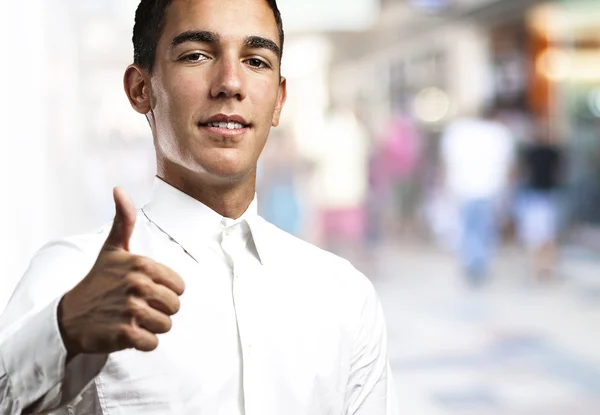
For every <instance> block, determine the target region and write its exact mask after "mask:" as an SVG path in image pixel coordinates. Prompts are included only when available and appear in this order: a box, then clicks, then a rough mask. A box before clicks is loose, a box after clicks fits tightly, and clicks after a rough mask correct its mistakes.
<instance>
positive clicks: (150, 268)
mask: <svg viewBox="0 0 600 415" xmlns="http://www.w3.org/2000/svg"><path fill="white" fill-rule="evenodd" d="M133 267H134V269H135V270H136V271H139V272H141V273H144V274H147V275H149V274H151V273H153V272H154V271H155V268H156V266H155V265H154V262H153V261H152V260H151V259H149V258H146V257H143V256H136V257H134V259H133Z"/></svg>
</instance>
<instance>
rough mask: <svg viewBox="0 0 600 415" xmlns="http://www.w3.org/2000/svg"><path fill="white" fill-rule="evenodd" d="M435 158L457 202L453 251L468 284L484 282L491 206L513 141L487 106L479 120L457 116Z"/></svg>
mask: <svg viewBox="0 0 600 415" xmlns="http://www.w3.org/2000/svg"><path fill="white" fill-rule="evenodd" d="M440 151H441V161H442V165H443V171H444V180H445V185H446V187H447V189H448V191H449V192H450V194H451V195H452V198H453V199H454V200H455V203H457V206H458V210H459V214H458V218H459V222H460V226H459V229H460V236H459V238H458V241H459V243H458V245H459V246H458V253H459V259H460V263H461V266H462V268H463V270H464V272H465V273H466V274H467V276H468V278H469V281H470V283H472V284H473V285H478V284H480V283H482V282H483V281H484V277H485V276H486V274H487V272H488V270H489V266H490V263H491V260H492V258H493V254H494V249H495V245H496V242H497V236H498V221H497V211H496V206H497V203H498V201H499V198H500V197H501V196H502V195H503V192H504V191H505V190H506V189H507V185H508V183H509V178H510V174H511V170H512V166H513V163H514V159H515V142H514V139H513V137H512V135H511V133H510V131H509V130H508V128H506V127H505V126H504V125H502V124H501V123H500V122H498V121H496V119H495V111H494V110H493V109H489V110H486V113H485V116H484V117H483V118H462V119H458V120H456V121H454V122H452V123H451V124H450V125H449V126H448V127H447V129H446V130H445V131H444V134H443V136H442V142H441V150H440Z"/></svg>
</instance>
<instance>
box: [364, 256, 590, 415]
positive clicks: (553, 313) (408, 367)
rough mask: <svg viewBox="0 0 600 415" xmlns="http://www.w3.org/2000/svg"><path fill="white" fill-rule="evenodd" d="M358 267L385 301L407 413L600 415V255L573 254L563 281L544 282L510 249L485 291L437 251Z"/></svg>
mask: <svg viewBox="0 0 600 415" xmlns="http://www.w3.org/2000/svg"><path fill="white" fill-rule="evenodd" d="M355 263H356V264H357V266H358V267H359V268H361V269H362V270H363V271H364V272H365V273H367V275H369V276H370V277H371V279H372V281H373V282H374V284H375V286H376V288H377V290H378V292H379V294H380V296H381V300H382V303H383V308H384V310H385V313H386V318H387V322H388V331H389V343H390V363H391V366H392V369H393V371H394V373H395V381H396V386H397V390H398V398H399V401H400V407H401V409H402V410H401V413H402V414H410V415H446V414H448V415H449V414H452V415H471V414H477V415H480V414H486V415H487V414H489V415H529V414H532V415H533V414H544V415H584V414H585V415H593V414H599V413H600V347H599V345H600V272H598V270H600V261H598V259H595V258H594V257H592V256H586V255H583V254H581V253H578V252H576V251H568V252H566V253H565V255H564V258H563V259H562V262H561V272H562V275H563V278H562V281H560V282H553V283H545V284H541V283H539V282H536V281H534V280H532V279H531V278H529V277H528V276H527V273H526V271H525V270H526V262H525V259H524V258H523V255H522V253H521V252H520V251H518V250H515V249H510V248H505V249H504V250H503V251H502V252H501V254H500V256H499V258H498V259H497V261H496V264H495V269H494V273H493V276H492V279H491V281H490V282H489V284H488V285H487V286H485V287H484V288H483V289H480V290H479V291H471V290H469V289H468V288H467V287H466V286H465V284H464V283H463V280H462V278H461V276H460V274H459V273H458V270H457V268H456V266H455V264H454V261H453V259H452V257H451V256H450V255H448V254H446V253H443V252H440V251H438V250H435V249H432V248H427V247H416V246H409V245H402V244H388V245H387V246H385V247H383V248H379V249H377V250H376V253H375V254H374V255H373V257H372V258H371V259H370V260H369V261H363V262H355Z"/></svg>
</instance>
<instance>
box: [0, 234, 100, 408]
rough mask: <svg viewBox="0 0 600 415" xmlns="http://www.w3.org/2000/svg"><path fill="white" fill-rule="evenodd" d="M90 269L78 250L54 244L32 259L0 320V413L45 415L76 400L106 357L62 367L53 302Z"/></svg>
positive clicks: (62, 352)
mask: <svg viewBox="0 0 600 415" xmlns="http://www.w3.org/2000/svg"><path fill="white" fill-rule="evenodd" d="M90 268H91V263H90V261H88V260H86V255H85V254H84V252H83V251H82V249H81V248H80V247H79V246H78V245H77V244H76V243H73V242H67V241H64V240H63V241H57V242H52V243H50V244H48V245H46V246H45V247H43V248H42V249H41V250H40V251H39V252H38V253H37V254H36V255H35V256H34V258H33V259H32V261H31V263H30V265H29V268H28V269H27V271H26V272H25V275H24V276H23V277H22V278H21V281H20V282H19V284H18V285H17V288H16V290H15V292H14V293H13V295H12V297H11V299H10V301H9V303H8V305H7V307H6V309H5V310H4V313H3V314H2V316H0V413H1V414H3V415H17V414H22V413H24V414H28V413H44V412H48V411H51V410H55V409H57V408H60V407H62V406H65V405H67V404H68V403H70V402H71V401H73V400H76V399H77V397H78V395H79V394H80V393H81V392H82V391H83V390H85V388H86V387H87V386H88V385H89V384H90V383H91V381H92V380H93V379H94V378H95V377H96V375H97V374H98V373H99V372H100V370H101V369H102V367H103V366H104V364H105V363H106V360H107V355H82V356H78V357H76V358H75V359H73V360H72V361H71V362H69V364H68V365H66V364H65V362H66V356H67V352H66V349H65V347H64V344H63V341H62V337H61V334H60V331H59V328H58V319H57V309H58V303H59V301H60V299H61V298H62V296H63V295H64V293H66V292H67V291H68V290H69V289H71V288H72V287H73V286H75V285H76V284H77V283H78V282H79V281H80V280H81V279H82V278H83V277H84V276H85V275H86V274H87V272H88V271H89V269H90Z"/></svg>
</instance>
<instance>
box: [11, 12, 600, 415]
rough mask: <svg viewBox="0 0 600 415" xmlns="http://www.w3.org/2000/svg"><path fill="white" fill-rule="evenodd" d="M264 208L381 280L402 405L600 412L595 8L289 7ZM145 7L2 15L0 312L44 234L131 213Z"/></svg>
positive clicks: (142, 140)
mask: <svg viewBox="0 0 600 415" xmlns="http://www.w3.org/2000/svg"><path fill="white" fill-rule="evenodd" d="M279 4H280V8H281V10H282V15H283V19H284V28H285V30H286V45H285V53H284V60H283V70H282V72H283V75H284V76H286V77H287V78H288V87H289V89H288V102H287V105H286V108H285V110H284V119H283V121H282V125H281V126H280V127H278V128H277V129H274V130H273V131H272V134H271V137H270V140H269V143H268V145H267V148H266V149H265V152H264V155H263V158H262V161H261V164H260V166H259V172H258V194H259V209H260V211H261V213H262V214H263V215H264V216H265V217H266V218H267V219H268V220H270V221H272V222H274V223H275V224H277V225H278V226H279V227H281V228H283V229H285V230H287V231H288V232H291V233H293V234H296V235H297V236H299V237H300V238H303V239H306V240H308V241H311V242H313V243H315V244H317V245H319V246H322V247H324V248H326V249H329V250H332V251H334V252H337V253H339V254H340V255H343V256H345V257H347V258H349V259H351V260H352V261H353V262H354V263H355V265H356V266H357V267H358V268H359V269H361V270H362V271H363V272H364V273H365V274H366V275H367V276H369V278H370V279H371V280H372V281H373V283H374V284H375V287H376V288H377V290H378V292H379V294H380V296H381V299H382V303H383V307H384V311H385V313H386V317H387V322H388V335H389V343H390V361H391V365H392V369H393V371H394V373H395V377H396V387H397V390H398V396H399V400H400V407H401V409H402V413H403V414H411V415H434V414H435V415H437V414H440V415H444V414H460V415H463V414H465V415H466V414H477V415H480V414H492V415H495V414H507V415H508V414H510V415H513V414H514V415H517V414H519V415H521V414H522V415H525V414H545V415H559V414H560V415H562V414H565V415H566V414H568V415H580V414H590V415H591V414H599V413H600V2H598V1H594V0H569V1H567V0H558V1H541V0H539V1H538V0H327V1H318V0H279ZM136 6H137V1H136V0H103V1H97V0H77V1H75V0H31V1H28V2H11V1H5V2H3V7H2V9H3V11H2V15H1V16H0V30H2V31H3V33H2V35H1V36H0V50H1V52H2V55H1V56H2V58H1V59H2V65H1V67H0V105H1V107H0V126H2V129H1V132H0V135H1V137H2V147H1V148H2V151H1V152H0V157H1V160H0V169H1V171H0V189H1V194H2V203H0V231H1V235H2V236H1V239H0V243H1V244H2V245H1V246H0V248H1V251H0V252H2V254H1V255H0V310H1V309H2V308H3V307H4V305H5V303H6V301H8V299H9V297H10V293H11V292H12V290H13V288H14V286H15V284H16V283H17V281H18V279H19V278H20V277H21V275H22V274H23V272H24V271H25V269H26V267H27V264H28V261H29V259H30V258H31V256H32V255H33V254H34V253H35V251H36V250H37V249H39V248H40V247H41V245H42V244H43V243H44V242H45V241H47V240H49V239H52V238H56V237H60V236H63V235H67V234H74V233H82V232H88V231H90V230H93V229H94V228H97V227H99V226H101V225H102V224H103V223H105V222H107V221H109V220H110V219H111V218H112V216H113V202H112V198H111V189H112V187H113V186H115V185H121V186H123V187H125V188H126V189H127V190H128V191H129V193H130V194H131V195H132V197H133V199H134V201H135V202H136V204H137V205H138V206H140V207H141V206H142V205H143V204H144V203H145V202H146V201H147V199H148V196H149V191H150V186H151V183H152V179H153V174H154V172H155V161H154V158H153V147H152V138H151V135H150V130H149V128H148V126H147V124H146V121H145V119H144V118H143V117H141V116H139V115H138V114H137V113H135V112H134V111H133V110H132V109H131V108H130V107H129V104H128V102H127V99H126V97H125V94H124V93H123V91H122V81H121V79H122V74H123V71H124V69H125V67H126V66H127V65H128V64H129V63H130V62H131V60H132V47H131V43H130V38H131V31H132V25H133V15H134V11H135V8H136Z"/></svg>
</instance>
